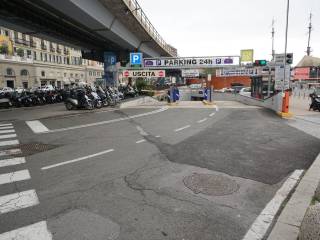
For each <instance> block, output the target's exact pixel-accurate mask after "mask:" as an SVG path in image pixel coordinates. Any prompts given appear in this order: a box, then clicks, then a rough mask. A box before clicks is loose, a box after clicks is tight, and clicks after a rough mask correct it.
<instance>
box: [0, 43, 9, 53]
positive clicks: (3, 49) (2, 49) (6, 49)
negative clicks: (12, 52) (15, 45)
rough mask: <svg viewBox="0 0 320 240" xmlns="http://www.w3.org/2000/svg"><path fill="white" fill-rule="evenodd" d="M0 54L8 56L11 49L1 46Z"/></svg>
mask: <svg viewBox="0 0 320 240" xmlns="http://www.w3.org/2000/svg"><path fill="white" fill-rule="evenodd" d="M0 53H1V54H8V53H9V47H8V46H7V45H0Z"/></svg>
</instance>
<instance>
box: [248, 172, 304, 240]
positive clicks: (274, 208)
mask: <svg viewBox="0 0 320 240" xmlns="http://www.w3.org/2000/svg"><path fill="white" fill-rule="evenodd" d="M302 173H303V170H295V171H294V172H293V173H292V174H291V175H290V177H289V178H288V179H287V180H286V181H285V183H284V184H283V185H282V187H281V188H280V189H279V190H278V191H277V192H276V194H275V196H274V197H273V198H272V199H271V201H270V202H269V203H268V204H267V206H266V207H265V208H264V209H263V210H262V212H261V213H260V215H259V216H258V217H257V218H256V220H255V221H254V222H253V224H252V225H251V228H250V229H249V230H248V232H247V233H246V235H245V236H244V237H243V239H242V240H262V239H264V237H265V234H266V233H267V231H268V229H269V227H270V225H271V224H272V222H273V219H274V217H275V216H276V215H277V213H278V211H279V209H280V207H281V205H282V204H283V202H284V201H285V200H286V198H287V197H288V195H289V194H290V192H291V191H292V189H293V188H294V187H295V186H296V185H297V182H298V181H299V179H300V178H301V176H302Z"/></svg>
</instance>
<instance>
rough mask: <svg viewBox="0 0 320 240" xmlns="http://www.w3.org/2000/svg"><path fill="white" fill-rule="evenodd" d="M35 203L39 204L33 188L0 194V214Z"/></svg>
mask: <svg viewBox="0 0 320 240" xmlns="http://www.w3.org/2000/svg"><path fill="white" fill-rule="evenodd" d="M37 204H39V199H38V196H37V194H36V191H35V190H28V191H24V192H18V193H13V194H9V195H4V196H0V214H3V213H7V212H13V211H16V210H20V209H23V208H27V207H31V206H35V205H37ZM35 239H37V238H35Z"/></svg>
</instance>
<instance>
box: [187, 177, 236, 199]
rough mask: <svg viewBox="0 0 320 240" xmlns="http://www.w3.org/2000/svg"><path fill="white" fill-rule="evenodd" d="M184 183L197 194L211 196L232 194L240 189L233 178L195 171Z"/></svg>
mask: <svg viewBox="0 0 320 240" xmlns="http://www.w3.org/2000/svg"><path fill="white" fill-rule="evenodd" d="M183 183H184V185H185V186H186V187H187V188H189V189H190V190H191V191H193V192H194V193H195V194H199V193H202V194H205V195H209V196H224V195H230V194H232V193H234V192H236V191H238V190H239V185H238V184H237V183H236V181H234V180H233V179H231V178H229V177H226V176H223V175H220V174H199V173H194V174H192V175H190V176H187V177H185V178H184V179H183Z"/></svg>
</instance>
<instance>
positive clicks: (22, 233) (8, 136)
mask: <svg viewBox="0 0 320 240" xmlns="http://www.w3.org/2000/svg"><path fill="white" fill-rule="evenodd" d="M17 137H18V136H17V133H16V131H15V129H14V126H13V124H12V123H0V168H1V169H2V170H5V171H1V172H2V173H1V174H0V187H1V186H5V185H8V184H16V183H17V182H23V181H29V180H30V179H31V175H30V172H29V170H28V169H25V167H23V169H22V170H18V171H11V170H6V169H7V168H10V167H11V166H17V165H21V166H24V164H25V163H26V158H25V157H20V156H21V154H22V151H21V149H19V148H17V145H19V143H20V142H19V140H18V139H17ZM39 203H40V202H39V198H38V196H37V193H36V190H35V189H27V190H25V191H21V192H13V193H10V194H7V195H2V193H1V191H0V218H1V217H4V215H3V214H7V213H13V212H16V211H19V210H22V209H26V208H29V207H33V206H36V205H38V204H39ZM26 239H27V240H38V239H43V240H51V239H52V235H51V233H50V231H49V230H48V228H47V223H46V221H41V222H38V223H32V224H31V225H28V226H24V227H21V228H18V229H14V230H11V231H8V232H5V233H0V240H26Z"/></svg>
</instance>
